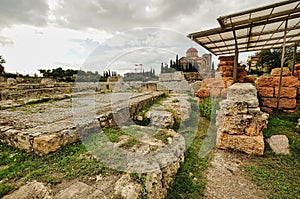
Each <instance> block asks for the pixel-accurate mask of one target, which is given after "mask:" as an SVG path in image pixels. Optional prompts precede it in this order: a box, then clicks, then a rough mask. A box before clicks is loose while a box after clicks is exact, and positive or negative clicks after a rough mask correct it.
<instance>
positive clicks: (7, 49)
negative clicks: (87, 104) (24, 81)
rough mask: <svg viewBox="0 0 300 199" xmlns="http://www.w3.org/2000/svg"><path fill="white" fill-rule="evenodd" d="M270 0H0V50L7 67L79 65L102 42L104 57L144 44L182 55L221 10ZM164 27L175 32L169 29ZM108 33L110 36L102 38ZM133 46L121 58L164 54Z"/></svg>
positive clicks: (28, 70)
mask: <svg viewBox="0 0 300 199" xmlns="http://www.w3.org/2000/svg"><path fill="white" fill-rule="evenodd" d="M274 2H277V0H265V1H261V0H251V1H244V0H232V1H228V0H187V1H182V0H172V1H171V0H149V1H138V0H135V1H134V0H123V1H111V0H86V1H81V0H39V1H36V0H2V1H1V6H0V46H1V50H0V55H3V57H4V58H5V59H6V61H7V64H6V65H5V66H6V70H7V71H11V72H15V71H18V72H22V73H23V72H24V71H25V72H26V73H34V72H37V69H38V68H41V67H43V68H52V67H55V66H57V65H64V66H68V67H71V66H72V67H77V68H78V67H79V65H81V64H82V63H83V62H84V61H85V59H86V58H87V57H88V55H89V53H91V52H92V51H93V49H94V48H95V47H96V46H97V45H98V44H101V43H103V42H105V43H104V44H103V45H100V47H99V48H98V49H101V50H102V52H100V51H98V53H100V54H101V56H102V57H103V59H104V60H106V61H107V60H114V59H113V58H114V57H116V56H117V55H120V52H121V53H122V52H131V51H132V50H135V49H147V47H149V46H150V47H153V48H156V49H164V50H165V49H167V50H169V51H173V52H175V53H176V54H177V53H178V54H181V55H184V53H185V51H186V49H187V48H189V47H191V46H193V47H197V48H198V49H199V51H200V54H202V53H204V52H205V51H204V50H203V49H202V48H201V47H200V46H199V45H197V44H193V43H191V42H190V41H189V40H188V39H187V38H186V37H185V36H186V35H187V34H188V33H191V32H196V31H201V30H204V29H208V28H214V27H218V26H219V24H218V23H217V20H216V19H217V18H218V17H219V16H220V15H227V14H231V13H234V12H238V11H242V10H247V9H250V8H254V7H258V6H262V5H266V4H269V3H274ZM138 27H142V28H139V30H140V31H136V29H137V28H138ZM144 27H156V29H161V30H162V31H154V32H152V30H154V29H155V28H154V29H151V28H147V29H144ZM168 29H170V30H174V31H177V33H178V34H175V33H174V34H169V32H170V31H168ZM131 30H133V31H131ZM145 31H146V32H145ZM132 32H133V34H131V33H132ZM171 32H172V31H171ZM146 33H147V34H146ZM122 34H123V35H125V37H124V36H123V37H122ZM113 35H115V37H113V38H114V39H111V40H107V39H108V38H111V37H112V36H113ZM132 52H135V53H133V54H130V55H126V56H124V57H123V58H122V61H123V62H124V60H126V59H125V57H130V56H131V57H132V59H133V57H134V59H136V60H138V59H141V61H143V62H145V64H146V63H147V65H149V63H150V62H153V61H151V59H150V58H151V57H150V56H153V57H156V58H157V59H169V58H168V56H167V55H163V54H167V53H161V54H162V55H161V56H160V57H159V56H155V55H154V54H153V53H150V52H148V55H147V56H143V57H141V56H139V55H138V54H139V53H141V52H142V51H132ZM138 52H139V53H138ZM160 52H161V51H160ZM157 54H159V53H157ZM133 55H134V56H133ZM98 56H99V55H98ZM145 57H148V58H149V61H147V60H144V58H145ZM242 57H245V56H241V58H242ZM91 60H93V59H92V58H91V57H90V61H91ZM168 61H169V60H166V61H165V62H168ZM102 65H105V64H103V63H102ZM124 65H126V64H124ZM215 65H216V63H215ZM124 67H125V66H124Z"/></svg>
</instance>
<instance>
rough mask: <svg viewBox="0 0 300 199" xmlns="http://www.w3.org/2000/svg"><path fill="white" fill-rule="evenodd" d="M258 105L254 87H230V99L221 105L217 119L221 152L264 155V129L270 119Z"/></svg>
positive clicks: (241, 85)
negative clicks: (232, 151) (230, 150)
mask: <svg viewBox="0 0 300 199" xmlns="http://www.w3.org/2000/svg"><path fill="white" fill-rule="evenodd" d="M258 105H259V104H258V99H257V91H256V89H255V87H254V86H253V85H251V84H250V83H236V84H234V85H232V86H230V87H228V93H227V99H226V100H223V101H222V102H221V103H220V110H219V111H218V116H217V126H218V132H217V142H216V146H217V148H220V149H233V150H237V151H242V152H245V153H248V154H255V155H263V153H264V138H263V134H262V129H263V128H265V127H266V126H267V119H268V116H269V115H268V114H267V113H263V112H261V111H260V108H259V106H258Z"/></svg>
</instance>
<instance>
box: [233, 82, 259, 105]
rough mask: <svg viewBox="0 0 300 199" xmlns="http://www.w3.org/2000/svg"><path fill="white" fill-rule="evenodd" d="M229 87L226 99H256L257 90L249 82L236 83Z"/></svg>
mask: <svg viewBox="0 0 300 199" xmlns="http://www.w3.org/2000/svg"><path fill="white" fill-rule="evenodd" d="M229 88H230V89H229ZM229 88H228V93H227V99H229V100H242V101H251V100H257V90H256V88H255V87H254V86H253V85H252V84H250V83H236V84H233V85H232V86H230V87H229Z"/></svg>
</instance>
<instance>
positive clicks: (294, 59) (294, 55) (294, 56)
mask: <svg viewBox="0 0 300 199" xmlns="http://www.w3.org/2000/svg"><path fill="white" fill-rule="evenodd" d="M296 54H297V43H295V45H294V52H293V62H292V75H293V76H294V71H295V63H296Z"/></svg>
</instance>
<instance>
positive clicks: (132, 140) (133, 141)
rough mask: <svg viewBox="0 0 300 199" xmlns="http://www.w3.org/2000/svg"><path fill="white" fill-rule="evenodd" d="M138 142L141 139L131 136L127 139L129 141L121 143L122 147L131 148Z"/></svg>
mask: <svg viewBox="0 0 300 199" xmlns="http://www.w3.org/2000/svg"><path fill="white" fill-rule="evenodd" d="M138 143H139V141H138V140H137V139H136V138H135V137H130V138H128V139H127V141H126V142H125V143H123V144H121V145H120V147H123V148H125V149H129V148H131V147H133V146H134V145H136V144H138Z"/></svg>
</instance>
